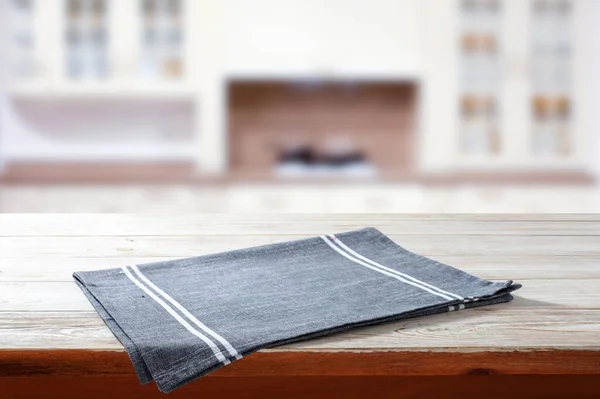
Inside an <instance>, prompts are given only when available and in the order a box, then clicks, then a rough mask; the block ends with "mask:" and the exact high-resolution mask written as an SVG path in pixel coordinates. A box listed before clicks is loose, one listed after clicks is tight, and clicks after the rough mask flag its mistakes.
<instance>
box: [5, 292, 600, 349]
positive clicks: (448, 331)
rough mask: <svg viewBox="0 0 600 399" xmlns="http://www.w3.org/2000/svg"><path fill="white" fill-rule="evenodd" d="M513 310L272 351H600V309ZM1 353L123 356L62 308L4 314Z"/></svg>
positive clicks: (406, 324)
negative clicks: (76, 351)
mask: <svg viewBox="0 0 600 399" xmlns="http://www.w3.org/2000/svg"><path fill="white" fill-rule="evenodd" d="M511 305H512V304H510V305H499V306H494V307H487V308H475V309H468V310H465V311H462V312H451V313H445V314H440V315H435V316H430V317H423V318H416V319H410V320H404V321H398V322H392V323H386V324H380V325H376V326H370V327H363V328H355V329H352V330H349V331H347V332H344V333H339V334H334V335H330V336H327V337H322V338H317V339H312V340H309V341H305V342H300V343H295V344H291V345H285V346H280V347H277V348H273V349H268V350H267V351H286V352H287V351H318V352H321V351H325V352H331V351H348V350H352V351H382V350H383V351H387V350H402V351H415V350H416V351H420V350H430V351H441V352H447V351H452V352H477V351H513V350H532V349H569V350H600V340H598V336H599V334H600V309H560V308H557V309H551V308H543V307H542V308H518V307H514V306H511ZM574 332H577V334H576V335H574V334H573V333H574ZM0 349H11V350H13V349H27V350H36V349H53V350H55V349H93V350H111V351H122V350H123V347H122V345H121V344H120V343H119V342H118V341H117V340H116V338H114V336H113V334H112V333H111V332H110V330H109V329H108V328H107V327H106V326H105V325H104V322H103V321H102V320H101V319H100V317H99V316H98V315H97V314H96V313H95V312H93V311H87V312H67V311H60V312H0Z"/></svg>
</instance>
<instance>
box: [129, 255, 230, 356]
mask: <svg viewBox="0 0 600 399" xmlns="http://www.w3.org/2000/svg"><path fill="white" fill-rule="evenodd" d="M131 268H132V269H133V271H134V272H135V274H137V275H138V277H139V278H141V279H142V280H143V281H144V282H145V283H146V284H148V285H149V286H150V287H151V288H152V289H153V290H154V291H156V292H157V293H158V294H160V295H161V296H162V297H163V298H164V299H166V300H167V301H169V302H170V303H171V305H173V306H175V307H176V308H177V309H179V311H180V312H181V313H183V314H184V315H185V316H186V317H187V318H188V319H189V320H190V321H191V322H193V323H194V324H195V325H196V326H197V327H198V328H200V329H201V330H203V331H204V332H205V333H207V334H208V335H210V336H211V337H213V338H214V339H216V340H217V341H219V342H220V343H221V344H222V345H223V346H224V347H225V349H227V350H228V351H229V353H230V354H231V356H234V357H235V358H236V359H241V358H242V355H240V354H239V353H238V351H236V350H235V348H234V347H233V346H232V345H231V344H230V343H229V341H227V340H226V339H225V338H223V337H222V336H221V335H219V334H218V333H216V332H215V331H213V330H211V329H210V328H208V327H207V326H206V325H204V323H202V322H201V321H200V320H198V319H197V318H196V317H195V316H194V315H193V314H191V313H190V312H189V311H188V310H187V309H186V308H184V307H183V305H181V304H180V303H179V302H177V301H176V300H175V299H173V298H172V297H171V296H170V295H169V294H167V293H166V292H164V291H163V290H161V289H160V288H158V287H157V286H156V285H155V284H154V283H153V282H152V281H150V280H148V278H146V276H144V275H143V274H142V272H141V271H140V269H138V267H137V266H131Z"/></svg>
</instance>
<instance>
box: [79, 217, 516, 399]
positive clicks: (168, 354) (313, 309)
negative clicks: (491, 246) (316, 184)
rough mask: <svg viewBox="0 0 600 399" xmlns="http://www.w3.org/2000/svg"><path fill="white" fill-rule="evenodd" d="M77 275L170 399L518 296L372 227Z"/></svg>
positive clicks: (141, 371) (147, 377)
mask: <svg viewBox="0 0 600 399" xmlns="http://www.w3.org/2000/svg"><path fill="white" fill-rule="evenodd" d="M73 276H74V278H75V281H76V282H77V284H78V285H79V287H80V288H81V289H82V290H83V292H84V293H85V295H86V296H87V297H88V299H89V300H90V302H91V303H92V304H93V306H94V307H95V308H96V310H97V311H98V313H99V314H100V316H101V317H102V318H103V319H104V321H105V322H106V324H107V325H108V327H109V328H110V329H111V330H112V332H113V333H114V334H115V336H116V337H117V338H118V339H119V340H120V341H121V343H122V344H123V345H124V346H125V349H126V350H127V352H128V354H129V357H130V358H131V360H132V362H133V366H134V368H135V370H136V371H137V373H138V376H139V378H140V381H141V382H142V383H147V382H150V381H152V380H155V381H156V383H157V385H158V388H159V389H160V390H161V391H163V392H170V391H172V390H174V389H176V388H178V387H180V386H181V385H183V384H185V383H187V382H189V381H191V380H194V379H196V378H198V377H201V376H203V375H205V374H207V373H210V372H211V371H213V370H216V369H218V368H220V367H223V366H225V365H227V364H229V363H231V362H232V361H235V360H237V359H240V358H241V357H242V356H247V355H249V354H251V353H253V352H256V351H258V350H259V349H262V348H267V347H272V346H276V345H281V344H286V343H290V342H295V341H300V340H305V339H308V338H313V337H317V336H321V335H325V334H330V333H334V332H337V331H342V330H346V329H349V328H352V327H357V326H364V325H369V324H374V323H381V322H386V321H390V320H399V319H404V318H409V317H417V316H425V315H431V314H436V313H443V312H450V311H454V310H459V309H465V308H471V307H475V306H483V305H491V304H496V303H500V302H508V301H510V300H512V299H513V297H512V296H511V295H510V292H511V291H514V290H516V289H518V288H520V285H519V284H514V283H513V282H512V281H504V282H491V281H487V280H482V279H480V278H478V277H475V276H472V275H470V274H467V273H464V272H462V271H460V270H457V269H455V268H453V267H450V266H447V265H444V264H442V263H439V262H436V261H434V260H431V259H428V258H425V257H422V256H419V255H416V254H414V253H412V252H409V251H407V250H406V249H404V248H402V247H400V246H399V245H397V244H396V243H394V242H393V241H392V240H390V239H389V238H388V237H387V236H385V235H384V234H382V233H381V232H379V231H378V230H376V229H374V228H366V229H363V230H357V231H351V232H347V233H341V234H335V235H333V234H330V235H327V236H321V237H315V238H309V239H304V240H298V241H291V242H284V243H280V244H272V245H266V246H261V247H254V248H248V249H240V250H236V251H230V252H224V253H218V254H214V255H206V256H199V257H194V258H188V259H179V260H172V261H164V262H155V263H148V264H144V265H139V266H126V267H122V268H120V269H119V268H115V269H106V270H99V271H92V272H77V273H74V275H73Z"/></svg>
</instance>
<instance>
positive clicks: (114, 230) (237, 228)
mask: <svg viewBox="0 0 600 399" xmlns="http://www.w3.org/2000/svg"><path fill="white" fill-rule="evenodd" d="M0 226H1V228H0V236H4V237H9V236H12V237H17V236H25V237H39V236H130V235H134V236H145V235H150V236H153V235H160V236H186V235H193V236H196V235H244V234H254V235H259V234H263V235H279V234H297V235H309V236H314V235H320V234H323V233H329V232H341V231H348V230H355V229H360V228H363V227H366V226H373V227H377V228H379V229H381V230H382V231H384V232H385V233H386V234H412V235H431V234H433V235H474V234H477V235H494V236H498V235H527V236H531V235H600V220H599V218H598V217H597V215H549V216H547V217H546V215H544V216H543V217H541V216H540V215H533V216H532V215H477V214H473V215H451V214H449V215H407V214H389V215H388V214H373V215H361V214H358V215H351V216H348V215H336V214H332V215H327V216H325V217H324V216H323V215H310V214H309V215H297V214H296V215H286V216H285V217H281V215H259V216H257V215H235V214H234V215H232V214H221V215H177V216H169V217H168V218H165V217H161V216H146V215H118V214H109V215H101V216H100V215H98V214H84V215H70V214H60V215H57V214H54V215H53V214H39V215H33V214H30V215H28V214H22V215H19V214H4V215H0Z"/></svg>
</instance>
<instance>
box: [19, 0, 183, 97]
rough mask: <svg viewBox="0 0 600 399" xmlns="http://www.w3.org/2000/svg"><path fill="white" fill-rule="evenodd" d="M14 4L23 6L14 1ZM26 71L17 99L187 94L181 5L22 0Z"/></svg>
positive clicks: (176, 0) (166, 0) (171, 1)
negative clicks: (28, 29) (27, 20)
mask: <svg viewBox="0 0 600 399" xmlns="http://www.w3.org/2000/svg"><path fill="white" fill-rule="evenodd" d="M13 1H14V2H15V4H20V3H21V2H22V1H21V2H16V0H13ZM27 3H28V4H30V7H32V8H33V10H32V12H31V14H32V21H31V25H32V32H33V34H32V40H31V42H32V43H34V44H33V45H32V46H33V47H32V53H33V54H32V55H31V59H32V61H31V62H32V65H33V67H32V68H33V71H34V73H33V74H31V76H30V77H29V78H28V79H19V80H16V79H13V80H11V87H10V90H11V91H12V93H13V94H15V95H22V96H30V97H44V96H57V97H61V96H66V97H75V98H82V97H90V98H95V97H105V96H116V95H118V96H128V95H134V96H140V97H158V98H160V97H161V96H163V95H164V97H167V98H169V97H172V96H175V97H184V96H189V95H190V91H189V88H187V89H186V84H187V83H188V75H189V74H188V67H187V62H188V58H187V54H188V51H187V48H188V47H187V42H188V37H187V33H188V32H187V30H188V29H187V25H188V21H187V18H185V9H186V5H187V1H186V0H124V1H114V0H113V1H111V0H45V1H32V0H31V1H28V2H27Z"/></svg>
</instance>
